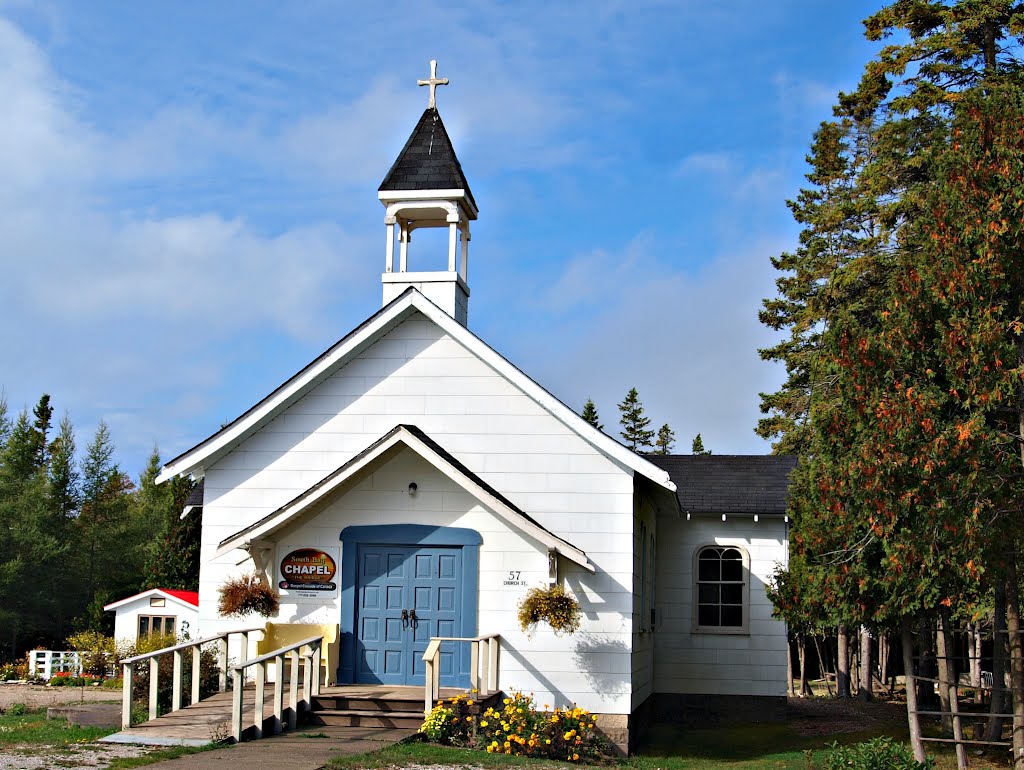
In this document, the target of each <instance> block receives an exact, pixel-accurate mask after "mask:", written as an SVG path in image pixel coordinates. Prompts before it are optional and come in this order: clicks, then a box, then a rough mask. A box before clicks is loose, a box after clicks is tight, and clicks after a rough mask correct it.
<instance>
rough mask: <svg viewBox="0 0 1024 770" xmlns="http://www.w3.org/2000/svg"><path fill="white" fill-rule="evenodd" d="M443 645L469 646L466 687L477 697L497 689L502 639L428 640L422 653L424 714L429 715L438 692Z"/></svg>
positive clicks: (493, 637)
mask: <svg viewBox="0 0 1024 770" xmlns="http://www.w3.org/2000/svg"><path fill="white" fill-rule="evenodd" d="M443 642H459V643H468V644H469V645H470V648H469V686H470V687H471V688H472V689H473V690H475V691H476V692H478V693H480V694H481V695H488V694H490V693H492V692H495V691H496V690H497V689H498V650H499V648H500V646H501V637H500V636H499V635H498V634H490V635H488V636H473V637H460V636H434V637H431V639H430V643H429V644H428V645H427V649H426V650H425V651H424V653H423V663H424V668H425V669H426V676H425V677H424V683H423V687H424V693H423V713H424V714H429V713H430V711H431V709H433V708H434V703H435V702H436V701H437V698H438V696H439V694H440V691H441V644H442V643H443Z"/></svg>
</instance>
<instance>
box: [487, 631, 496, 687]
mask: <svg viewBox="0 0 1024 770" xmlns="http://www.w3.org/2000/svg"><path fill="white" fill-rule="evenodd" d="M487 657H488V667H487V668H488V671H487V692H489V693H491V692H497V691H498V637H496V636H492V637H491V638H490V639H488V640H487Z"/></svg>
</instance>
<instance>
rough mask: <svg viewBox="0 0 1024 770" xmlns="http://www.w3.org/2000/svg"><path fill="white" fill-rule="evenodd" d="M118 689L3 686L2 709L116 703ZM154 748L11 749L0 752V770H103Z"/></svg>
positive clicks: (79, 746)
mask: <svg viewBox="0 0 1024 770" xmlns="http://www.w3.org/2000/svg"><path fill="white" fill-rule="evenodd" d="M119 700H120V692H119V691H118V690H105V689H103V688H101V687H46V686H44V685H38V684H21V683H14V682H2V683H0V710H3V711H6V710H8V709H9V708H10V707H11V706H13V705H14V704H15V703H24V704H25V706H26V707H27V708H28V709H29V710H30V711H35V710H37V709H41V708H46V707H48V706H68V705H77V704H79V703H103V702H113V703H116V702H118V701H119ZM152 750H153V749H152V748H151V747H149V746H130V745H125V744H93V743H88V744H81V745H75V746H69V747H68V748H64V749H59V748H56V747H53V746H39V745H38V744H36V745H31V746H11V747H6V748H5V749H4V750H3V751H2V752H0V770H43V769H44V768H45V769H46V770H51V768H78V767H82V768H97V769H99V768H104V767H107V766H108V765H109V764H110V760H112V759H114V758H115V757H138V756H141V755H143V754H146V753H148V752H150V751H152Z"/></svg>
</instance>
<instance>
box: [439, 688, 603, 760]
mask: <svg viewBox="0 0 1024 770" xmlns="http://www.w3.org/2000/svg"><path fill="white" fill-rule="evenodd" d="M547 708H548V707H547V706H545V707H544V710H543V711H539V710H538V709H537V708H536V706H535V705H534V702H533V698H532V696H529V695H525V694H523V693H521V692H514V693H512V695H511V696H510V697H508V698H505V700H504V701H502V704H501V705H500V706H499V707H497V708H488V709H487V710H485V711H484V712H483V714H480V715H479V716H477V714H478V712H479V706H477V705H476V703H475V701H474V700H473V699H472V698H471V697H469V696H467V695H459V696H457V697H455V698H449V699H448V700H445V701H441V702H440V703H438V704H437V705H436V706H435V707H434V709H433V710H432V711H431V712H430V714H429V715H428V716H427V719H426V721H424V723H423V727H422V728H421V730H422V732H423V733H424V734H425V735H426V736H427V739H428V740H430V741H433V742H435V743H442V744H446V745H454V746H476V747H478V748H482V749H486V750H487V751H488V752H489V753H492V754H511V755H516V756H532V757H542V758H547V759H559V760H563V761H567V762H580V761H586V760H588V759H599V758H602V757H604V756H605V755H606V754H607V753H608V752H607V749H608V747H607V744H606V742H605V740H604V739H603V738H602V737H601V736H600V735H598V734H597V733H596V732H595V731H594V728H595V726H596V725H595V723H594V717H593V715H592V714H591V713H590V712H589V711H587V710H586V709H581V708H576V707H573V708H566V709H559V708H556V709H555V710H554V711H548V710H547Z"/></svg>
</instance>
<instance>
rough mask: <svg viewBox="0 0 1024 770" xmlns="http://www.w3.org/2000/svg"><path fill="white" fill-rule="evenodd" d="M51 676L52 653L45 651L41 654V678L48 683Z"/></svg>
mask: <svg viewBox="0 0 1024 770" xmlns="http://www.w3.org/2000/svg"><path fill="white" fill-rule="evenodd" d="M52 676H53V653H52V652H50V651H49V650H47V651H46V652H44V653H43V677H44V678H45V679H46V680H47V681H49V680H50V678H51V677H52Z"/></svg>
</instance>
